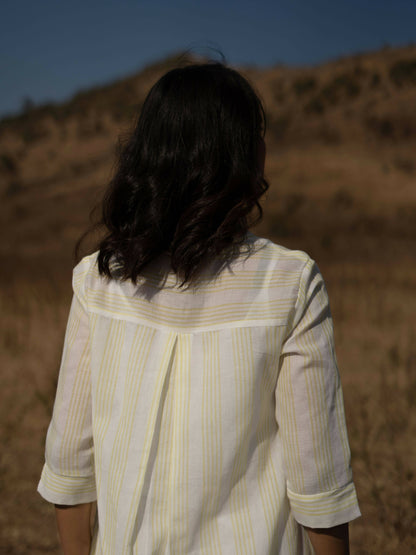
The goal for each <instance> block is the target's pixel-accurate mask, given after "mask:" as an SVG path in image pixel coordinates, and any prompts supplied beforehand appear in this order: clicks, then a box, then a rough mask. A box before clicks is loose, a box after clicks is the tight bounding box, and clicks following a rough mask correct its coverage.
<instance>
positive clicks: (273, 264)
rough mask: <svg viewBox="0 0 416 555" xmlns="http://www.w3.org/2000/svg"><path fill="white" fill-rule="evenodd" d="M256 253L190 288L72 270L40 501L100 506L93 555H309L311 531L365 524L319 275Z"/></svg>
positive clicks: (279, 255) (210, 270)
mask: <svg viewBox="0 0 416 555" xmlns="http://www.w3.org/2000/svg"><path fill="white" fill-rule="evenodd" d="M244 246H245V248H244V249H243V250H242V252H241V253H240V255H239V256H238V257H236V258H234V259H233V260H230V261H228V262H224V261H221V260H220V259H218V260H215V261H213V262H212V263H211V264H209V265H207V266H206V268H205V270H204V272H203V273H202V275H201V276H200V278H199V281H198V284H197V285H194V286H192V287H190V288H188V289H185V290H184V289H180V288H179V287H178V285H177V282H176V278H175V276H174V274H173V273H172V272H171V271H169V266H168V259H167V258H163V257H161V258H160V259H159V260H158V261H157V262H155V263H153V264H152V265H151V266H149V267H148V269H147V270H146V271H145V272H144V273H143V276H142V278H141V279H140V280H139V282H138V284H137V285H136V286H134V285H133V284H132V283H131V282H126V281H124V282H123V281H120V280H107V279H105V278H102V277H101V276H100V275H99V273H98V270H97V264H96V257H97V254H96V253H94V254H93V255H90V256H87V257H85V258H84V259H83V260H82V261H81V262H80V263H79V264H78V265H77V266H76V267H75V269H74V272H73V290H74V295H73V300H72V305H71V310H70V315H69V320H68V325H67V331H66V335H65V344H64V350H63V355H62V362H61V368H60V374H59V380H58V387H57V393H56V399H55V405H54V411H53V416H52V420H51V423H50V426H49V429H48V434H47V440H46V456H45V459H46V460H45V465H44V468H43V471H42V476H41V479H40V483H39V486H38V491H39V492H40V494H41V495H42V496H43V497H44V498H45V499H46V500H48V501H50V502H52V503H57V504H64V505H65V504H66V505H71V504H78V503H85V502H89V501H95V500H97V515H98V518H97V521H96V525H95V528H94V535H93V544H92V550H91V553H92V554H97V555H98V554H108V555H124V554H125V555H127V554H138V555H162V554H166V555H167V554H169V555H185V554H187V555H188V554H189V555H190V554H194V555H196V554H206V555H217V554H218V555H219V554H223V555H232V554H246V555H272V554H277V553H280V554H284V555H285V554H287V555H291V554H298V553H312V548H311V547H310V544H309V540H308V538H307V534H306V533H305V531H304V529H303V527H302V526H300V525H305V526H308V527H319V528H321V527H330V526H335V525H337V524H341V523H345V522H348V521H350V520H352V519H354V518H356V517H357V516H359V515H360V511H359V508H358V503H357V498H356V492H355V488H354V484H353V481H352V474H351V467H350V449H349V444H348V438H347V431H346V426H345V416H344V408H343V399H342V390H341V384H340V378H339V374H338V370H337V365H336V358H335V353H334V344H333V328H332V320H331V315H330V310H329V305H328V297H327V293H326V289H325V285H324V282H323V279H322V277H321V274H320V272H319V270H318V268H317V266H316V264H315V263H314V262H313V260H311V259H310V258H309V257H308V255H307V254H305V253H304V252H301V251H292V250H288V249H285V248H283V247H281V246H278V245H276V244H274V243H273V242H271V241H269V240H267V239H263V238H259V237H256V236H255V235H253V234H252V233H250V232H249V233H248V234H247V238H246V241H245V244H244Z"/></svg>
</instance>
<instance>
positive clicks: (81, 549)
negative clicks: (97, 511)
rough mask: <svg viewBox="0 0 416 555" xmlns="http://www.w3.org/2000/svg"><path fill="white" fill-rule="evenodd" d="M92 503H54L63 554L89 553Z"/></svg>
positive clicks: (83, 554)
mask: <svg viewBox="0 0 416 555" xmlns="http://www.w3.org/2000/svg"><path fill="white" fill-rule="evenodd" d="M91 508H92V503H82V504H81V505H55V513H56V521H57V524H58V532H59V538H60V540H61V546H62V550H63V553H64V555H89V552H90V548H91Z"/></svg>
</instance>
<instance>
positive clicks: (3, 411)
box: [0, 46, 416, 555]
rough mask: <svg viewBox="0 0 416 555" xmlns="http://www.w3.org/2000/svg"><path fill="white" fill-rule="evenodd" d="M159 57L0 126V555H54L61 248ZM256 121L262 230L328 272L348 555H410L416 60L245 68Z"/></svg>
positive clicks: (68, 264)
mask: <svg viewBox="0 0 416 555" xmlns="http://www.w3.org/2000/svg"><path fill="white" fill-rule="evenodd" d="M172 63H173V62H172V60H167V61H165V62H162V63H160V64H159V65H156V66H152V67H149V68H147V69H146V70H144V71H143V72H142V73H140V74H138V75H136V76H133V77H131V78H129V79H126V80H124V81H120V82H117V83H113V84H111V85H109V86H107V87H102V88H100V89H94V90H90V91H85V92H83V93H80V94H79V95H77V96H76V97H74V99H72V100H71V101H69V102H67V103H66V104H63V105H59V106H58V105H57V106H55V105H47V106H42V107H38V108H34V109H31V110H29V111H27V112H26V113H23V114H22V115H20V116H17V117H14V118H8V119H4V120H3V121H2V122H0V195H1V200H2V201H1V203H0V226H1V240H0V254H1V259H2V265H1V272H0V283H1V290H0V310H1V320H0V328H1V330H0V331H1V333H0V342H1V343H0V345H1V350H0V363H1V367H0V395H1V397H0V422H1V424H0V442H1V445H2V449H1V451H0V495H1V499H2V510H1V511H0V553H1V554H3V553H4V554H6V553H7V554H13V555H18V554H19V555H20V554H40V553H53V554H55V553H59V550H58V545H57V538H56V534H55V530H54V518H53V510H52V507H51V506H49V504H47V503H46V502H44V501H43V500H42V499H41V498H40V496H39V495H38V494H37V493H36V485H37V481H38V479H39V474H40V471H41V467H42V464H43V448H44V439H45V432H46V427H47V424H48V422H49V418H50V415H51V409H52V403H53V396H54V390H55V386H56V380H57V371H58V366H59V360H60V354H61V348H62V342H63V333H64V329H65V323H66V317H67V312H68V309H69V302H70V298H71V288H70V283H71V269H72V265H73V260H72V249H73V246H74V243H75V240H76V238H77V237H78V236H79V234H80V233H81V232H82V231H83V230H84V228H85V226H86V225H87V221H88V213H89V210H90V209H91V207H92V206H93V205H94V203H96V202H97V200H98V199H99V198H100V195H101V192H102V189H103V187H104V186H105V184H106V183H107V182H108V179H109V177H110V176H111V172H112V168H113V162H114V152H115V149H114V147H115V144H116V141H117V137H118V135H119V134H120V133H123V132H124V131H125V130H126V129H127V127H128V125H129V122H130V121H131V118H132V117H133V115H134V113H135V111H137V109H138V108H139V107H140V104H141V102H142V100H143V97H144V94H145V93H146V91H147V90H148V88H149V86H150V85H151V84H152V83H153V82H154V80H155V79H156V78H157V77H158V76H159V75H160V74H161V72H163V71H164V70H165V69H167V68H168V67H170V65H172ZM245 72H246V74H247V75H248V76H249V78H250V79H251V80H252V82H253V83H254V84H255V86H256V87H257V89H258V90H259V92H260V94H261V96H262V98H263V99H264V102H265V105H266V111H267V115H268V120H269V129H268V133H267V146H268V160H267V177H268V179H269V182H270V185H271V186H270V190H269V192H268V194H267V197H266V198H265V199H264V203H263V206H264V214H265V215H264V220H263V222H262V223H261V224H259V225H258V226H257V228H256V229H255V230H254V231H255V232H257V233H258V234H259V235H264V236H267V237H270V238H271V239H273V240H275V241H276V242H279V243H281V244H284V245H286V246H289V247H293V248H300V249H303V250H306V251H307V252H308V253H309V254H310V255H311V256H312V257H313V258H315V260H317V262H318V264H319V266H320V268H321V271H322V273H323V275H324V277H325V280H326V283H327V287H328V290H329V296H330V300H331V307H332V312H333V318H334V324H335V333H336V346H337V355H338V361H339V366H340V371H341V377H342V382H343V386H344V398H345V405H346V412H347V423H348V429H349V436H350V443H351V448H352V454H353V469H354V476H355V481H356V485H357V490H358V496H359V500H360V504H361V510H362V513H363V516H362V517H361V518H360V519H358V520H356V521H354V522H353V523H352V524H351V527H350V534H351V544H352V553H356V554H362V555H367V554H388V555H391V554H396V553H400V554H402V555H407V554H411V553H416V442H415V437H416V412H415V398H416V323H415V314H416V156H415V154H416V47H415V46H413V47H412V46H409V47H407V48H401V49H390V48H385V49H383V50H380V51H378V52H372V53H367V54H360V55H356V56H352V57H348V58H343V59H338V60H334V61H332V62H329V63H326V64H324V65H321V66H316V67H305V68H287V67H284V66H279V67H275V68H270V69H269V70H262V71H260V70H257V69H253V68H252V69H247V70H245Z"/></svg>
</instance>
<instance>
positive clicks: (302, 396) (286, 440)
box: [276, 259, 361, 528]
mask: <svg viewBox="0 0 416 555" xmlns="http://www.w3.org/2000/svg"><path fill="white" fill-rule="evenodd" d="M276 420H277V423H278V426H279V434H280V437H281V442H282V448H283V458H284V465H285V472H286V476H287V494H288V498H289V502H290V505H291V509H292V512H293V514H294V517H295V518H296V520H297V521H298V522H299V523H300V524H303V525H305V526H309V527H313V528H328V527H331V526H336V525H338V524H342V523H345V522H349V521H351V520H353V519H355V518H357V517H358V516H360V514H361V513H360V510H359V507H358V502H357V496H356V491H355V487H354V483H353V481H352V471H351V464H350V448H349V443H348V436H347V429H346V423H345V414H344V405H343V396H342V388H341V382H340V377H339V373H338V368H337V362H336V357H335V350H334V339H333V325H332V318H331V313H330V309H329V302H328V295H327V292H326V288H325V284H324V281H323V279H322V276H321V274H320V272H319V270H318V268H317V266H316V264H315V263H314V262H313V260H311V259H308V261H307V262H306V264H305V266H304V268H303V271H302V273H301V278H300V281H299V290H298V297H297V302H296V306H295V309H294V313H293V318H292V325H291V328H290V330H289V333H288V335H287V337H286V340H285V341H284V343H283V346H282V351H281V357H280V368H279V375H278V380H277V385H276Z"/></svg>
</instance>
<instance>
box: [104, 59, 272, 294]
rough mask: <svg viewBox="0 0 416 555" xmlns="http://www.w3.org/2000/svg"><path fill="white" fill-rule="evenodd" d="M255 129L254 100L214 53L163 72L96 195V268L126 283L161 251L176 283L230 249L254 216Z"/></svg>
mask: <svg viewBox="0 0 416 555" xmlns="http://www.w3.org/2000/svg"><path fill="white" fill-rule="evenodd" d="M264 132H265V114H264V109H263V106H262V104H261V101H260V100H259V98H258V97H257V95H256V94H255V92H254V91H253V89H252V87H251V86H250V84H249V83H248V82H247V81H246V79H244V78H243V77H242V76H241V75H240V74H239V73H238V72H236V71H234V70H232V69H230V68H227V67H225V66H224V65H223V64H221V63H218V62H215V63H207V64H193V65H189V66H186V67H182V68H177V69H173V70H171V71H169V72H168V73H166V74H165V75H164V76H163V77H162V78H161V79H160V80H159V81H158V82H157V83H156V84H155V85H154V86H153V87H152V89H151V90H150V92H149V94H148V96H147V97H146V100H145V102H144V104H143V107H142V110H141V113H140V116H139V117H138V120H137V124H136V125H135V128H134V129H133V131H132V133H131V134H130V136H129V138H128V140H127V142H126V143H125V145H124V147H123V148H122V149H121V151H120V154H119V157H118V161H117V167H116V172H115V175H114V177H113V179H112V180H111V182H110V184H109V187H108V190H107V192H106V194H105V196H104V199H103V203H102V214H101V222H100V223H101V225H104V227H105V229H106V232H107V233H106V235H105V237H104V238H103V239H102V240H101V242H100V243H99V253H98V269H99V272H100V274H101V275H103V276H107V277H109V278H115V276H116V275H117V278H118V279H122V280H132V281H133V282H134V283H136V282H137V279H138V277H139V275H140V273H141V272H142V271H143V269H144V268H145V267H146V266H147V265H148V264H149V263H150V262H152V261H153V260H154V259H156V258H157V257H158V256H159V255H161V254H162V253H168V254H169V257H170V264H171V268H172V270H173V271H174V272H175V274H176V275H177V276H178V277H179V278H180V280H181V282H182V283H181V286H183V285H185V284H188V285H189V284H190V283H191V282H193V281H194V280H195V279H196V277H197V275H198V273H199V272H200V270H201V269H202V267H203V266H204V264H205V263H206V262H207V261H209V260H211V259H212V258H213V257H216V256H218V255H224V253H230V256H232V255H233V254H235V253H236V252H237V251H238V248H239V246H240V245H241V244H242V243H243V241H244V238H245V235H246V233H247V231H248V228H249V227H250V226H251V225H253V224H254V223H257V222H258V221H259V220H260V219H261V217H262V208H261V206H260V204H259V199H260V197H261V196H262V195H263V193H264V192H265V191H266V190H267V188H268V184H267V182H266V180H265V179H264V176H263V169H262V163H261V155H259V152H260V151H261V147H262V145H263V147H264V143H263V136H264ZM253 208H254V209H255V212H256V214H254V215H253V213H252V212H253ZM115 268H116V269H117V271H116V272H115Z"/></svg>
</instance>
